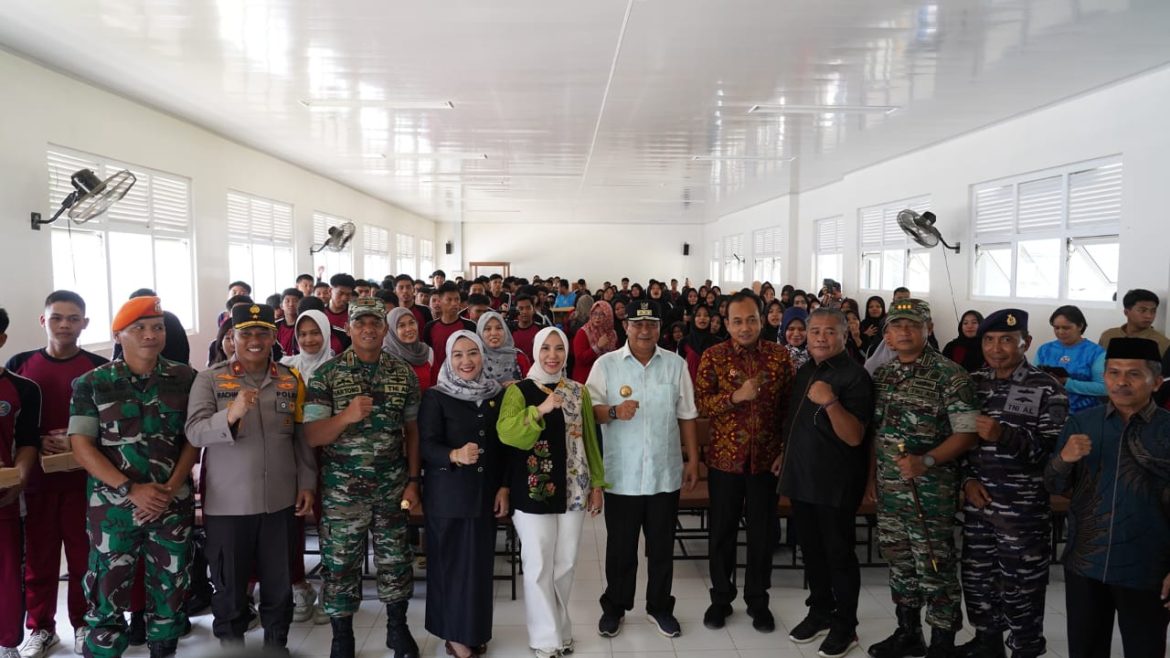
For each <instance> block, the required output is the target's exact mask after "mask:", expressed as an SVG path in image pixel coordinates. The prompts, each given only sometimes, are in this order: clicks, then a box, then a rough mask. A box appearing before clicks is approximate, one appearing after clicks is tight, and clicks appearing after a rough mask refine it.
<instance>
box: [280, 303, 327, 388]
mask: <svg viewBox="0 0 1170 658" xmlns="http://www.w3.org/2000/svg"><path fill="white" fill-rule="evenodd" d="M295 329H296V337H297V338H296V340H297V342H296V344H297V347H299V348H300V350H301V351H300V353H299V354H294V355H292V356H286V357H284V358H283V359H281V360H280V362H281V363H282V364H284V365H286V366H288V367H290V368H295V369H296V370H297V372H299V373H301V379H302V380H304V382H305V384H306V385H307V384H308V383H309V380H310V379H312V378H313V373H315V372H317V368H320V367H321V366H322V365H324V364H325V362H326V361H328V360H329V359H332V358H333V348H332V347H331V346H330V345H329V332H330V331H331V329H330V326H329V318H327V317H325V314H324V313H322V312H321V311H305V312H304V313H301V314H300V315H298V316H297V323H296V326H295Z"/></svg>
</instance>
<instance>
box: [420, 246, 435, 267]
mask: <svg viewBox="0 0 1170 658" xmlns="http://www.w3.org/2000/svg"><path fill="white" fill-rule="evenodd" d="M418 271H419V274H420V275H422V276H426V275H428V274H430V273H431V272H434V271H435V241H434V240H422V239H420V240H419V241H418Z"/></svg>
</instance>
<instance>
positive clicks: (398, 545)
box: [305, 349, 420, 617]
mask: <svg viewBox="0 0 1170 658" xmlns="http://www.w3.org/2000/svg"><path fill="white" fill-rule="evenodd" d="M358 395H368V396H370V397H372V398H373V399H374V409H373V412H372V413H371V414H370V415H369V416H368V417H367V418H366V419H365V420H364V421H362V422H361V423H355V424H353V425H349V426H347V427H346V428H345V430H344V431H343V432H342V433H341V435H340V436H339V437H337V441H335V442H333V443H332V444H329V445H327V446H325V449H324V451H323V455H322V459H321V464H320V466H321V505H322V508H323V510H324V514H323V518H322V519H321V565H322V567H323V569H324V571H323V574H324V580H325V586H324V589H323V595H322V597H323V599H324V607H325V612H326V614H328V615H329V616H330V617H346V616H350V615H353V614H354V613H355V612H356V611H357V609H358V604H359V603H360V602H361V598H362V591H361V569H362V563H363V562H364V560H365V539H366V533H367V532H369V531H371V530H372V531H373V546H374V563H375V565H376V567H377V572H378V599H379V600H381V601H382V602H384V603H394V602H397V601H402V600H405V599H409V598H410V597H411V595H412V594H413V589H414V585H413V573H412V570H411V568H412V562H413V559H414V558H413V554H412V552H411V549H410V545H409V543H408V542H407V539H406V521H407V512H405V511H403V510H402V509H401V508H400V507H399V505H400V503H401V501H402V493H403V490H404V489H405V488H406V483H407V475H408V473H407V470H408V466H407V461H406V450H405V440H404V438H405V437H404V436H403V428H404V426H405V424H406V423H408V422H412V421H414V420H415V419H416V418H417V417H418V407H419V397H420V395H419V384H418V377H416V376H415V374H414V371H413V370H412V369H411V368H410V366H408V365H406V363H405V362H403V361H400V360H398V359H395V358H394V357H392V356H390V355H389V354H386V353H384V352H383V353H381V357H380V359H379V361H378V363H376V364H367V363H363V362H362V361H361V359H359V358H358V356H357V354H356V353H355V352H354V351H353V350H352V349H347V350H346V351H344V352H342V353H341V354H340V355H338V356H337V357H335V358H334V359H332V360H330V361H329V362H328V363H326V364H325V365H323V366H321V367H320V368H319V369H318V370H317V373H316V374H315V375H314V376H313V379H312V381H311V382H310V383H309V388H308V392H307V394H306V398H305V423H306V424H307V423H311V422H314V421H318V420H323V419H326V418H329V417H330V416H333V415H335V414H338V413H341V412H342V411H344V410H345V408H346V407H347V406H349V403H350V400H352V399H353V398H354V397H356V396H358Z"/></svg>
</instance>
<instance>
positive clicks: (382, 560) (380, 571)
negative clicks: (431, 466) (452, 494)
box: [321, 460, 414, 617]
mask: <svg viewBox="0 0 1170 658" xmlns="http://www.w3.org/2000/svg"><path fill="white" fill-rule="evenodd" d="M402 461H403V460H397V462H398V463H397V465H394V464H388V465H383V466H382V467H381V468H375V467H373V466H371V467H368V468H366V467H356V468H355V467H353V466H352V465H349V466H347V465H345V464H335V463H328V462H327V463H326V464H325V465H324V468H323V469H322V474H321V480H322V487H321V496H322V508H323V516H322V518H321V567H322V575H323V579H324V587H323V589H322V599H323V601H324V603H323V606H324V609H325V613H326V614H328V615H329V616H330V617H348V616H351V615H353V614H354V613H355V612H357V609H358V605H359V604H360V603H361V600H362V565H363V564H364V562H365V559H366V546H367V544H366V537H367V535H370V536H372V537H373V539H372V545H373V549H374V566H375V568H376V570H377V578H378V599H379V600H380V601H382V602H383V603H394V602H396V601H402V600H405V599H409V598H410V597H411V596H412V595H413V593H414V571H413V562H414V553H413V551H412V550H411V547H410V543H409V542H408V541H407V537H406V522H407V512H405V511H403V510H402V509H401V508H400V507H399V503H400V502H401V501H402V492H403V489H405V488H406V466H405V464H404V463H402Z"/></svg>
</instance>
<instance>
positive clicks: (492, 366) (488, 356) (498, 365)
mask: <svg viewBox="0 0 1170 658" xmlns="http://www.w3.org/2000/svg"><path fill="white" fill-rule="evenodd" d="M475 333H476V334H477V335H478V336H479V339H480V340H481V341H483V374H484V376H486V377H487V378H488V379H494V380H495V381H497V382H499V383H500V385H501V386H509V385H511V384H515V383H516V382H517V381H519V380H520V379H521V378H523V377H524V373H526V372H528V369H529V368H530V367H532V362H531V361H529V360H528V357H527V356H525V355H524V353H523V352H521V351H520V350H518V349H516V343H515V342H514V341H513V340H512V332H511V331H509V330H508V324H507V323H506V322H504V318H503V316H501V315H500V314H499V313H496V312H495V311H488V312H486V313H484V314H483V315H481V316H479V320H478V321H477V322H476V324H475Z"/></svg>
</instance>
